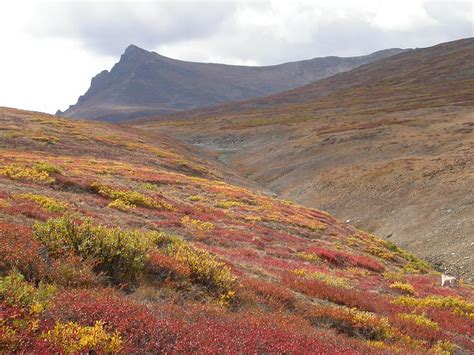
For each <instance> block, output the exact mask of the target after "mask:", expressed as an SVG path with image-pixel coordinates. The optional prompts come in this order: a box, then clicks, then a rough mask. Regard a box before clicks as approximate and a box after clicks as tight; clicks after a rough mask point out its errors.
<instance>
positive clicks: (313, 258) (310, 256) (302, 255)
mask: <svg viewBox="0 0 474 355" xmlns="http://www.w3.org/2000/svg"><path fill="white" fill-rule="evenodd" d="M297 255H298V257H299V258H301V259H304V260H307V261H317V260H319V257H318V256H317V255H316V254H313V253H304V252H301V253H298V254H297Z"/></svg>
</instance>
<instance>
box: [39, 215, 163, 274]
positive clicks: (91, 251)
mask: <svg viewBox="0 0 474 355" xmlns="http://www.w3.org/2000/svg"><path fill="white" fill-rule="evenodd" d="M33 235H34V236H35V237H36V238H37V239H38V240H39V241H40V242H41V243H43V244H44V245H45V246H46V248H47V249H48V251H49V252H50V253H51V255H53V256H61V255H62V254H64V252H68V251H69V252H73V253H75V254H76V255H79V256H81V257H82V258H83V259H88V260H95V261H96V269H97V270H98V271H102V272H104V273H105V274H106V275H108V276H109V277H110V278H111V279H112V281H114V282H133V281H135V280H137V278H138V277H139V276H140V274H141V271H142V270H143V266H144V264H145V261H146V259H147V256H148V251H149V250H150V249H151V248H152V246H153V245H154V244H155V243H156V240H157V239H158V238H159V237H160V234H159V233H157V232H141V231H137V230H122V229H120V228H107V227H103V226H93V225H92V223H91V221H90V220H89V219H86V220H84V221H83V223H81V224H77V223H74V221H73V220H72V218H71V217H70V216H68V215H66V216H63V217H61V218H56V219H49V220H47V221H46V222H44V223H37V224H35V227H34V232H33Z"/></svg>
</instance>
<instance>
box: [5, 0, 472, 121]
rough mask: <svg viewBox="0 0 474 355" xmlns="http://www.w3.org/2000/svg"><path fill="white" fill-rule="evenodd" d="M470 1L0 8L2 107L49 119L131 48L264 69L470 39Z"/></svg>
mask: <svg viewBox="0 0 474 355" xmlns="http://www.w3.org/2000/svg"><path fill="white" fill-rule="evenodd" d="M473 3H474V0H459V1H458V0H450V1H448V0H442V1H440V0H406V1H405V0H396V1H395V0H353V1H350V0H340V1H339V0H308V1H298V0H286V1H206V2H204V1H187V2H185V1H177V0H174V1H168V2H166V1H128V2H118V1H84V0H82V1H41V0H38V1H34V0H29V1H22V0H0V46H1V51H0V106H10V107H18V108H23V109H30V110H37V111H43V112H49V113H54V112H55V111H56V110H57V109H59V108H60V109H62V110H64V109H65V108H67V107H68V106H69V105H70V104H74V103H76V101H77V98H78V96H79V95H81V94H83V93H84V92H85V91H86V90H87V88H88V87H89V84H90V79H91V78H92V76H94V75H95V74H97V73H98V72H100V71H102V70H103V69H110V68H111V67H112V66H113V64H114V63H115V62H117V61H118V59H119V57H120V54H121V53H122V52H123V51H124V49H125V48H126V47H127V46H128V45H129V44H130V43H134V44H136V45H138V46H140V47H142V48H145V49H148V50H153V51H156V52H158V53H160V54H162V55H165V56H169V57H173V58H178V59H183V60H192V61H202V62H219V63H228V64H245V65H268V64H278V63H282V62H286V61H294V60H302V59H309V58H314V57H321V56H328V55H338V56H355V55H363V54H368V53H370V52H374V51H377V50H380V49H385V48H392V47H401V48H413V47H427V46H431V45H434V44H437V43H440V42H446V41H450V40H455V39H459V38H465V37H473V36H474V9H473Z"/></svg>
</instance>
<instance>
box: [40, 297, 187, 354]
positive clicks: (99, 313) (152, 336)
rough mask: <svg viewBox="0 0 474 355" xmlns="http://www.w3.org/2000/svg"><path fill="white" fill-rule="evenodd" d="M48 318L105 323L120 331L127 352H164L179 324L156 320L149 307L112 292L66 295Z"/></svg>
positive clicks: (90, 323) (50, 311)
mask: <svg viewBox="0 0 474 355" xmlns="http://www.w3.org/2000/svg"><path fill="white" fill-rule="evenodd" d="M46 317H47V318H49V319H52V320H59V321H64V322H67V321H74V322H78V323H80V324H82V325H94V323H95V322H96V321H98V320H102V321H103V322H104V323H105V326H106V327H107V328H108V329H110V330H118V331H119V332H120V334H121V335H122V337H123V340H124V349H123V350H124V352H163V351H166V350H167V349H168V350H169V349H171V346H172V344H173V343H174V341H175V338H176V334H177V329H180V325H179V322H178V321H175V320H170V319H169V318H168V319H165V318H162V317H157V316H156V315H154V314H152V313H151V312H150V311H149V310H148V309H147V307H146V306H144V305H139V304H137V303H134V302H132V301H130V300H128V299H126V298H124V297H121V296H119V295H118V294H116V293H115V292H114V291H113V290H103V291H87V290H76V291H70V292H65V293H63V294H62V295H60V296H58V297H56V298H55V300H54V305H53V307H52V308H51V309H50V310H49V311H48V312H47V314H46Z"/></svg>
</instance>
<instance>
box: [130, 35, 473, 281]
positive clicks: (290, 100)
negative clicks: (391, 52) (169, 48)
mask: <svg viewBox="0 0 474 355" xmlns="http://www.w3.org/2000/svg"><path fill="white" fill-rule="evenodd" d="M472 63H474V39H472V38H469V39H464V40H459V41H454V42H449V43H444V44H440V45H437V46H434V47H430V48H421V49H416V50H413V51H410V52H408V53H402V54H399V55H395V56H392V57H389V58H385V59H381V60H379V61H377V62H373V63H370V64H367V65H364V66H361V67H359V68H357V69H354V70H352V71H349V72H346V73H342V74H338V75H335V76H333V77H330V78H326V79H323V80H320V81H317V82H315V83H313V84H310V85H307V86H305V87H302V88H298V89H295V90H292V91H289V92H286V93H282V94H278V95H274V96H270V97H266V98H260V99H255V100H249V101H245V102H242V103H234V104H226V105H220V106H216V107H213V108H205V109H196V110H191V111H188V112H183V113H179V114H174V115H168V116H161V117H156V118H149V119H145V120H143V121H142V122H139V123H137V124H136V127H140V128H142V129H146V130H147V131H161V132H165V133H168V134H170V135H172V136H174V137H175V138H178V139H180V140H182V141H184V142H187V143H191V144H194V145H196V146H201V147H204V148H206V150H207V151H211V152H213V154H214V155H217V156H218V158H219V159H220V161H222V162H224V163H226V164H227V165H228V166H229V167H231V168H232V169H234V170H235V171H236V172H238V173H240V174H241V175H243V176H247V177H249V178H250V179H253V180H255V181H257V182H258V183H260V184H262V185H264V186H265V187H267V188H269V189H271V190H273V191H274V192H275V193H277V194H278V195H279V196H281V197H282V198H287V199H291V200H294V201H296V202H299V203H302V204H304V205H306V206H310V207H317V208H321V209H324V210H327V211H329V212H331V213H333V214H335V215H336V216H338V217H340V218H343V219H349V220H350V221H351V223H353V224H355V225H356V226H358V227H360V228H364V229H368V230H371V231H374V232H375V233H378V234H380V235H383V236H388V237H389V238H391V240H393V241H396V242H397V243H400V244H401V245H403V246H405V247H407V248H408V249H409V250H411V251H413V252H416V253H417V254H419V255H422V256H424V257H426V258H428V259H429V260H431V261H433V262H434V263H436V264H439V265H440V266H442V267H443V268H447V269H448V270H449V272H452V273H456V274H458V275H464V276H465V277H469V278H471V279H472V278H474V259H473V257H474V253H473V252H472V248H473V245H472V240H471V236H472V234H473V233H474V223H473V218H472V216H473V215H474V209H473V208H474V207H473V206H474V203H473V201H474V191H473V188H472V186H474V171H473V166H474V162H473V157H474V138H473V133H472V132H473V119H472V117H473V115H474V110H473V108H474V66H473V64H472Z"/></svg>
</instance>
